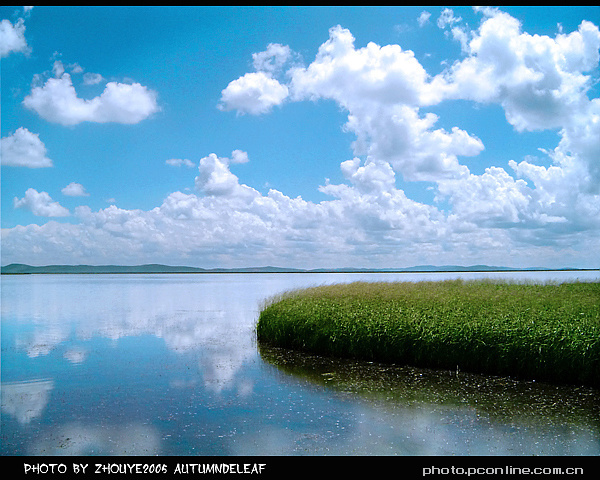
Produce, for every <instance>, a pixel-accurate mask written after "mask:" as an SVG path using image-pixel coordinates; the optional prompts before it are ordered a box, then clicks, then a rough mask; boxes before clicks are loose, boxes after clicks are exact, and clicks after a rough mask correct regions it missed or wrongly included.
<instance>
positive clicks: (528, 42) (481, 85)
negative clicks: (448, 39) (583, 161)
mask: <svg viewBox="0 0 600 480" xmlns="http://www.w3.org/2000/svg"><path fill="white" fill-rule="evenodd" d="M490 15H491V14H490ZM599 46H600V32H599V30H598V27H597V26H595V25H593V24H592V23H591V22H587V21H584V22H582V23H581V25H580V26H579V29H578V31H576V32H572V33H570V34H568V35H565V34H560V35H557V37H556V38H555V39H552V38H550V37H548V36H545V35H530V34H528V33H524V32H521V25H520V24H519V22H518V21H517V20H516V19H515V18H513V17H511V16H510V15H508V14H506V13H503V12H499V11H495V13H494V14H493V16H488V17H486V18H485V20H484V21H483V22H482V24H481V25H480V27H479V29H478V30H477V32H474V36H473V38H472V40H471V41H470V42H469V44H468V52H469V56H468V57H467V58H466V59H464V60H462V61H460V62H456V63H455V64H454V65H453V66H452V67H451V69H450V70H449V71H448V72H447V76H446V78H445V81H446V82H445V86H444V88H445V91H446V95H447V98H462V99H471V100H475V101H478V102H494V103H499V104H500V105H502V107H503V108H504V111H505V113H506V118H507V120H508V122H509V123H510V124H511V125H513V126H514V127H515V129H516V130H518V131H526V130H543V129H548V128H560V127H562V126H564V125H565V122H567V121H568V118H570V117H571V116H572V115H574V114H576V113H577V112H580V111H581V110H582V109H585V103H586V102H587V97H586V96H585V93H586V92H587V90H588V89H589V88H590V86H591V78H590V76H589V75H585V73H584V72H587V71H590V70H591V69H592V68H595V67H596V66H597V65H598V47H599Z"/></svg>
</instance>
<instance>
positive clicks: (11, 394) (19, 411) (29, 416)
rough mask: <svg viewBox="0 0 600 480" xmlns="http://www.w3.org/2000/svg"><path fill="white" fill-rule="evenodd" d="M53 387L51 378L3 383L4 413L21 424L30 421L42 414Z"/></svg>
mask: <svg viewBox="0 0 600 480" xmlns="http://www.w3.org/2000/svg"><path fill="white" fill-rule="evenodd" d="M52 388H54V383H53V382H52V381H51V380H32V381H28V382H12V383H2V390H1V392H2V413H3V414H4V415H7V414H8V415H10V416H12V417H14V418H15V419H16V420H17V422H19V423H20V424H27V423H29V422H31V420H33V419H34V418H36V417H39V416H40V415H41V414H42V412H43V410H44V408H45V407H46V405H47V404H48V400H49V399H50V392H51V391H52Z"/></svg>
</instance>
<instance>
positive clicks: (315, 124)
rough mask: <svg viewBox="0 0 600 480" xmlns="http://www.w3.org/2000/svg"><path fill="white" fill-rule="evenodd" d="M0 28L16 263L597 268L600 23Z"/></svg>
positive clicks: (25, 10) (291, 18) (52, 20)
mask: <svg viewBox="0 0 600 480" xmlns="http://www.w3.org/2000/svg"><path fill="white" fill-rule="evenodd" d="M0 13H1V15H0V19H1V24H0V48H1V51H0V54H1V66H2V77H1V81H2V91H1V94H2V98H1V100H2V103H1V115H2V122H1V138H2V140H1V142H2V145H1V151H2V168H1V183H2V185H1V186H2V193H1V195H2V197H1V202H2V203H1V215H2V221H1V222H2V241H1V264H2V265H7V264H9V263H26V264H30V265H49V264H92V265H103V264H125V265H139V264H146V263H163V264H168V265H189V266H197V267H204V268H214V267H224V268H235V267H251V266H266V265H272V266H280V267H297V268H341V267H356V268H402V267H408V266H415V265H464V266H469V265H478V264H487V265H495V266H509V267H519V268H525V267H545V268H563V267H576V268H600V85H599V80H600V70H599V48H600V31H599V25H600V8H599V7H547V6H545V7H511V8H504V7H501V8H491V7H451V8H445V7H433V6H417V7H247V8H242V7H16V6H15V7H6V6H3V7H1V8H0Z"/></svg>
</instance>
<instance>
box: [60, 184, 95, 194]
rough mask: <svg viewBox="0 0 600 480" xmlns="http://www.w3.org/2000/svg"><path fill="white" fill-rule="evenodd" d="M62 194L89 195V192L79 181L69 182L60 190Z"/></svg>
mask: <svg viewBox="0 0 600 480" xmlns="http://www.w3.org/2000/svg"><path fill="white" fill-rule="evenodd" d="M61 192H62V194H63V195H67V196H69V197H89V195H90V194H89V193H88V192H87V191H86V190H85V187H84V186H83V185H81V183H76V182H71V183H69V184H68V185H67V186H66V187H65V188H63V189H62V190H61Z"/></svg>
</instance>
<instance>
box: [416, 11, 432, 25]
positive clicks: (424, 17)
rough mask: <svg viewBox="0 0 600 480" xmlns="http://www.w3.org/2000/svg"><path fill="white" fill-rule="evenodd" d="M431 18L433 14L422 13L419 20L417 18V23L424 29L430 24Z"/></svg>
mask: <svg viewBox="0 0 600 480" xmlns="http://www.w3.org/2000/svg"><path fill="white" fill-rule="evenodd" d="M430 17H431V13H429V12H427V11H422V12H421V14H420V15H419V18H417V22H418V23H419V27H423V26H425V25H426V24H427V23H429V18H430Z"/></svg>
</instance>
